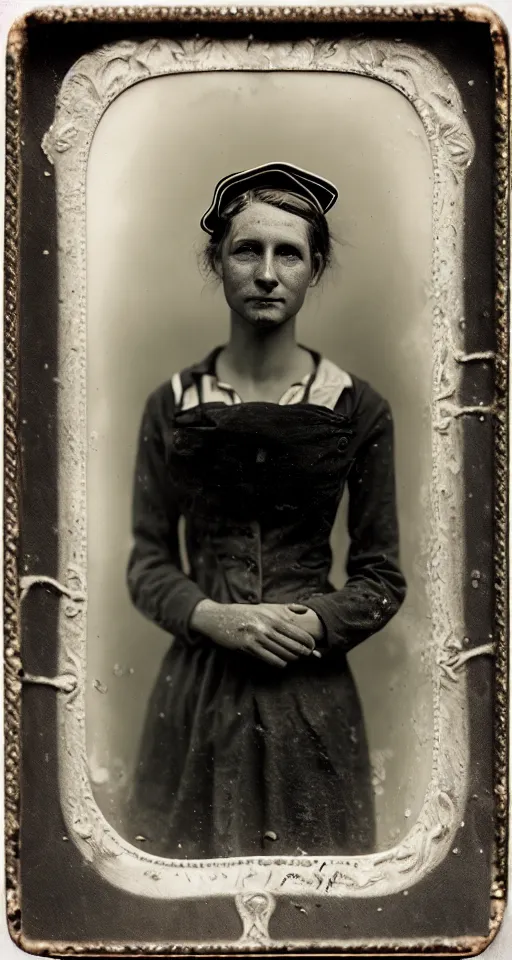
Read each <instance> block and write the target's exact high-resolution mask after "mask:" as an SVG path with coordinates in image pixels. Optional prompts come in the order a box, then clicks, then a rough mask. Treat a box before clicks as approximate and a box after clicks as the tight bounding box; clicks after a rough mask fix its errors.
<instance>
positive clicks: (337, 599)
mask: <svg viewBox="0 0 512 960" xmlns="http://www.w3.org/2000/svg"><path fill="white" fill-rule="evenodd" d="M372 393H373V391H372ZM375 397H378V395H377V394H374V398H375ZM372 407H373V410H371V411H369V410H367V411H363V413H362V416H361V418H360V419H361V420H363V421H366V424H365V431H364V439H363V440H362V443H361V445H360V447H359V448H358V449H357V450H356V453H355V462H354V464H353V467H352V469H351V471H350V473H349V475H348V493H349V510H348V532H349V536H350V548H349V554H348V560H347V580H346V583H345V585H344V586H343V588H342V589H341V590H337V591H334V592H333V593H330V594H326V595H324V596H321V597H320V596H319V597H312V598H311V599H310V600H308V606H309V607H311V609H312V610H314V611H315V612H316V613H317V614H318V616H319V617H320V619H321V620H322V622H323V625H324V628H325V643H326V645H327V647H332V648H340V647H341V648H342V649H343V650H344V652H348V651H349V650H351V649H352V648H353V647H355V646H357V644H359V643H361V642H362V641H363V640H366V639H367V637H370V636H371V635H372V634H374V633H376V632H377V631H378V630H381V629H382V628H383V627H384V626H385V625H386V624H387V623H388V621H389V620H391V618H392V617H393V616H394V615H395V614H396V613H397V611H398V610H399V608H400V606H401V605H402V603H403V600H404V598H405V594H406V583H405V579H404V576H403V574H402V572H401V570H400V567H399V537H398V520H397V509H396V492H395V470H394V443H393V432H394V431H393V420H392V416H391V411H390V408H389V405H388V404H387V402H386V401H384V400H383V399H382V398H380V397H378V402H377V403H375V402H374V401H373V403H372Z"/></svg>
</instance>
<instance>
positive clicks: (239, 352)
mask: <svg viewBox="0 0 512 960" xmlns="http://www.w3.org/2000/svg"><path fill="white" fill-rule="evenodd" d="M336 199H337V192H336V189H335V188H334V187H333V185H332V184H330V183H329V182H328V181H326V180H324V179H323V178H321V177H318V176H316V175H314V174H311V173H308V172H306V171H304V170H301V169H299V168H298V167H295V166H293V165H292V164H286V163H272V164H265V165H263V166H261V167H257V168H254V169H252V170H248V171H244V172H242V173H238V174H234V175H232V176H230V177H226V178H225V179H224V180H222V181H221V182H220V183H219V184H218V185H217V188H216V190H215V194H214V198H213V203H212V205H211V207H210V209H209V210H208V212H207V213H206V214H205V216H204V217H203V220H202V223H201V225H202V227H203V229H204V230H205V231H206V232H207V233H208V234H209V241H208V246H207V248H206V257H207V260H208V263H209V265H210V266H211V268H212V269H213V270H214V272H215V273H216V275H217V276H218V277H219V279H220V280H221V281H222V283H223V287H224V293H225V297H226V301H227V304H228V306H229V309H230V322H231V331H230V337H229V341H228V343H227V345H226V346H223V347H218V348H217V349H216V350H214V351H213V352H212V353H211V354H210V355H209V356H208V357H207V358H206V359H205V360H203V361H202V362H200V363H197V364H195V365H194V366H192V367H190V368H188V369H186V370H184V371H182V372H181V373H180V374H177V375H175V376H174V377H173V378H172V381H171V382H169V383H166V384H164V385H163V386H161V387H160V388H159V389H158V390H156V392H154V393H153V394H152V395H151V397H150V398H149V400H148V403H147V406H146V410H145V413H144V418H143V424H142V429H141V433H140V444H139V451H138V458H137V466H136V475H135V493H134V508H133V531H134V547H133V552H132V554H131V558H130V562H129V571H128V583H129V588H130V593H131V597H132V600H133V602H134V603H135V605H136V606H137V608H138V609H139V610H140V611H141V612H142V613H143V614H145V615H146V616H147V617H149V618H150V619H151V620H153V621H154V622H155V623H157V624H158V625H159V626H160V627H162V628H163V629H164V630H166V631H168V632H169V633H170V634H172V635H173V637H174V641H173V642H172V644H171V645H170V648H169V652H168V654H167V656H166V657H165V660H164V663H163V666H162V669H161V672H160V676H159V678H158V681H157V683H156V687H155V690H154V693H153V696H152V699H151V703H150V706H149V711H148V716H147V720H146V727H145V732H144V735H143V739H142V746H141V753H140V762H139V765H138V768H137V775H136V782H135V784H134V791H133V797H132V824H131V825H132V828H133V830H134V831H136V832H138V833H142V834H143V836H144V838H146V847H145V848H146V849H147V843H148V842H149V844H150V845H152V847H153V848H154V850H155V852H158V853H159V854H161V855H165V856H168V857H194V858H198V857H216V856H222V857H226V856H239V855H242V856H244V855H258V854H260V855H261V853H262V852H263V853H267V854H272V855H300V854H311V855H313V854H320V855H322V854H359V853H364V852H369V851H371V850H372V849H373V846H374V814H373V800H372V788H371V776H370V767H369V760H368V751H367V743H366V737H365V730H364V723H363V717H362V711H361V706H360V702H359V699H358V696H357V692H356V688H355V685H354V681H353V679H352V675H351V672H350V669H349V666H348V663H347V653H348V651H349V650H351V649H352V648H353V647H354V646H356V645H357V644H359V643H361V642H362V641H363V640H365V639H366V638H367V637H369V636H371V635H372V634H373V633H375V632H376V631H377V630H380V629H381V628H382V627H384V625H385V624H386V623H387V622H388V621H389V620H390V619H391V617H393V616H394V614H395V613H396V612H397V610H398V609H399V607H400V605H401V603H402V601H403V599H404V595H405V581H404V578H403V575H402V573H401V571H400V569H399V565H398V526H397V517H396V506H395V479H394V466H393V428H392V420H391V414H390V410H389V406H388V404H387V403H386V401H385V400H383V399H382V398H381V397H380V396H379V394H378V393H376V392H375V390H373V389H372V388H371V387H370V386H369V385H368V384H367V383H365V382H363V381H362V380H360V379H359V378H357V377H355V376H351V375H349V374H348V373H346V372H344V371H342V370H340V369H339V368H338V367H337V366H336V365H334V364H333V363H331V362H329V361H328V360H327V359H324V358H322V357H320V356H319V355H318V354H317V353H316V352H315V351H314V350H310V349H306V348H305V347H303V346H301V345H299V344H298V343H297V342H296V339H295V324H296V318H297V315H298V313H299V311H300V309H301V307H302V304H303V302H304V299H305V296H306V293H307V291H308V289H309V288H310V287H313V286H315V285H316V284H317V283H318V281H319V279H320V277H321V275H322V273H323V271H324V270H325V269H326V267H327V266H328V264H329V260H330V253H331V239H330V234H329V229H328V225H327V220H326V216H325V214H326V212H327V211H328V209H330V207H331V206H332V205H333V203H334V202H335V201H336ZM345 485H347V487H348V492H349V519H348V524H349V533H350V540H351V545H350V551H349V556H348V563H347V574H348V579H347V581H346V584H345V586H344V587H343V588H342V589H341V590H335V589H334V587H333V586H332V585H331V584H330V582H329V571H330V566H331V559H332V555H331V549H330V545H329V538H330V534H331V530H332V526H333V522H334V519H335V515H336V511H337V508H338V505H339V502H340V499H341V497H342V494H343V491H344V487H345ZM181 517H183V518H184V520H185V528H186V551H187V557H188V563H189V565H190V570H189V572H188V573H185V572H184V564H182V563H181V561H180V545H179V537H178V521H179V519H180V518H181Z"/></svg>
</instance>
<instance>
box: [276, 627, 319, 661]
mask: <svg viewBox="0 0 512 960" xmlns="http://www.w3.org/2000/svg"><path fill="white" fill-rule="evenodd" d="M269 636H270V637H272V639H273V640H275V641H276V643H278V644H279V645H280V646H281V647H282V648H283V649H285V650H290V651H291V652H292V653H295V654H296V655H297V656H298V657H304V656H307V655H309V654H310V653H312V649H311V647H310V646H308V645H307V644H305V643H300V642H299V641H298V640H293V639H292V638H291V637H289V636H287V634H286V633H283V632H281V630H280V629H279V627H274V628H273V629H271V630H270V631H269Z"/></svg>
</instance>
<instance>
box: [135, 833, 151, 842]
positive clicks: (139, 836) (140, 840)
mask: <svg viewBox="0 0 512 960" xmlns="http://www.w3.org/2000/svg"><path fill="white" fill-rule="evenodd" d="M135 839H136V840H138V841H139V843H145V841H146V840H147V839H148V838H147V837H143V836H142V834H141V833H138V834H137V836H136V837H135Z"/></svg>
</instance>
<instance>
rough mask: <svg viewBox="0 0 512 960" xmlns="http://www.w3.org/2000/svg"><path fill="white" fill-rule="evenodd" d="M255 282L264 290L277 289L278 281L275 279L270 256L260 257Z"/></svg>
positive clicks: (272, 261)
mask: <svg viewBox="0 0 512 960" xmlns="http://www.w3.org/2000/svg"><path fill="white" fill-rule="evenodd" d="M254 279H255V282H256V283H257V285H258V286H259V287H262V288H263V289H264V290H266V291H269V290H273V289H274V287H277V285H278V283H279V280H278V279H277V277H276V271H275V267H274V260H273V258H272V257H271V256H268V257H262V259H261V260H260V262H259V264H258V268H257V270H256V275H255V278H254Z"/></svg>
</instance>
